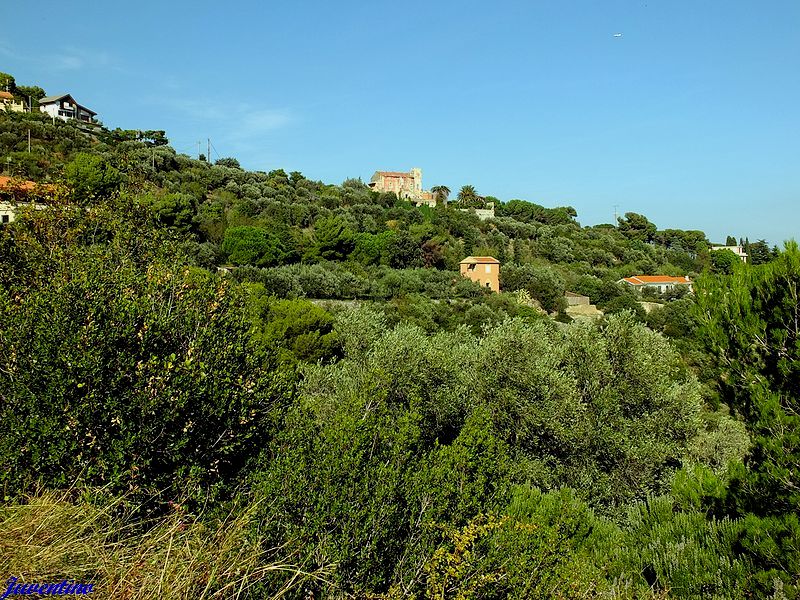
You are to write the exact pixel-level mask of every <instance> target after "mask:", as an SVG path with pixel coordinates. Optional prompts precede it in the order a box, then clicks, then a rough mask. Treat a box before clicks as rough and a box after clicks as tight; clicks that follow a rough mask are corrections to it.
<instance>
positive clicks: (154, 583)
mask: <svg viewBox="0 0 800 600" xmlns="http://www.w3.org/2000/svg"><path fill="white" fill-rule="evenodd" d="M71 495H73V494H71V493H66V494H56V493H54V492H45V493H41V494H38V495H36V496H34V497H32V498H30V499H29V500H28V501H27V502H25V503H21V504H14V505H9V506H3V507H0V577H3V581H2V582H0V584H4V583H5V581H6V579H7V578H8V577H11V576H14V577H18V578H19V581H20V582H29V583H39V582H42V583H50V582H59V581H62V580H64V579H73V580H76V581H79V582H83V583H94V584H95V585H94V590H93V592H92V594H91V598H93V599H100V598H114V599H125V600H136V599H139V598H141V599H144V598H147V599H150V598H164V599H173V598H175V599H177V598H192V599H221V598H246V597H248V595H249V594H248V592H250V591H252V589H253V586H255V585H257V584H264V583H265V582H266V581H270V582H277V581H279V582H280V583H272V584H270V585H272V586H273V588H272V589H269V590H268V591H267V592H266V594H267V595H266V596H263V595H262V594H263V593H264V592H263V589H262V590H261V591H260V592H259V596H260V597H266V598H273V599H277V598H281V597H283V596H285V595H287V594H289V593H290V592H297V591H298V590H299V589H300V588H301V586H303V585H304V584H305V583H308V582H310V581H312V580H313V581H315V582H316V583H324V582H325V581H326V578H327V576H328V575H329V574H330V569H323V570H317V571H314V572H307V571H305V570H304V569H303V567H302V565H297V564H292V562H291V560H292V557H291V556H286V552H284V551H283V549H281V548H275V549H272V550H270V551H265V550H264V549H263V548H262V545H261V543H260V540H258V539H255V538H254V536H253V527H251V523H252V520H253V518H254V517H253V515H254V512H255V506H249V507H246V508H243V509H241V510H236V511H234V512H232V513H231V514H230V515H229V516H228V517H227V518H226V519H225V521H224V522H222V523H219V524H218V525H216V526H214V527H213V528H212V527H209V526H208V525H206V524H204V523H203V522H201V520H200V519H199V518H198V517H190V516H188V515H186V514H184V513H183V511H182V510H181V509H180V508H179V507H175V510H174V511H173V512H172V513H171V514H169V515H166V516H164V517H161V518H159V519H157V520H154V521H153V522H150V523H146V524H145V525H144V526H142V524H141V523H134V522H132V520H130V519H128V520H126V519H123V518H120V517H118V516H113V515H115V514H119V513H120V512H121V511H120V510H119V509H120V507H121V506H122V502H121V500H114V501H112V502H109V503H106V504H105V505H104V506H97V505H95V504H93V503H88V502H74V501H70V500H69V499H68V498H70V496H71ZM126 521H127V522H126ZM134 525H135V527H134ZM2 587H3V589H2V590H0V594H2V592H4V591H5V585H3V586H2Z"/></svg>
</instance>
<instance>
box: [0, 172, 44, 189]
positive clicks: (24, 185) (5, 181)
mask: <svg viewBox="0 0 800 600" xmlns="http://www.w3.org/2000/svg"><path fill="white" fill-rule="evenodd" d="M38 186H39V184H38V183H36V182H35V181H26V180H24V179H14V178H13V177H6V176H5V175H0V189H9V188H10V189H13V190H24V191H26V192H30V191H33V190H35V189H36V188H37V187H38Z"/></svg>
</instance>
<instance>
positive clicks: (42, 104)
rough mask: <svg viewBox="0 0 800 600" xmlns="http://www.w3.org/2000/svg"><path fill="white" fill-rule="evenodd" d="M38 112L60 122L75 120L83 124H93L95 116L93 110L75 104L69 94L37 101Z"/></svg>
mask: <svg viewBox="0 0 800 600" xmlns="http://www.w3.org/2000/svg"><path fill="white" fill-rule="evenodd" d="M39 110H41V111H42V112H43V113H47V114H48V115H50V116H51V117H54V118H58V119H61V120H62V121H69V120H70V119H75V120H77V121H84V122H85V123H92V122H94V118H95V116H96V115H97V113H96V112H94V111H93V110H90V109H88V108H86V107H85V106H82V105H80V104H78V103H77V102H75V98H73V97H72V96H70V95H69V94H63V95H61V96H47V97H46V98H42V99H41V100H39Z"/></svg>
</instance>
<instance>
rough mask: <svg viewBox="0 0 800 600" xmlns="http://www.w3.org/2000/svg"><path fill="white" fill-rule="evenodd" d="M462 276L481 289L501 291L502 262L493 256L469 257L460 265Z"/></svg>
mask: <svg viewBox="0 0 800 600" xmlns="http://www.w3.org/2000/svg"><path fill="white" fill-rule="evenodd" d="M459 266H460V267H461V275H463V276H464V277H466V278H468V279H472V281H475V282H476V283H478V284H479V285H480V286H481V287H485V288H489V289H490V290H492V291H493V292H499V291H500V261H499V260H497V259H496V258H493V257H491V256H468V257H467V258H465V259H464V260H462V261H461V262H460V263H459Z"/></svg>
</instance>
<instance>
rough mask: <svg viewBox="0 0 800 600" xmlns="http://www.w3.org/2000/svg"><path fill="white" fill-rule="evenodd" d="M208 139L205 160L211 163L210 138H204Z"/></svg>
mask: <svg viewBox="0 0 800 600" xmlns="http://www.w3.org/2000/svg"><path fill="white" fill-rule="evenodd" d="M206 139H207V141H208V154H206V161H207V162H208V164H211V138H206Z"/></svg>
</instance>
